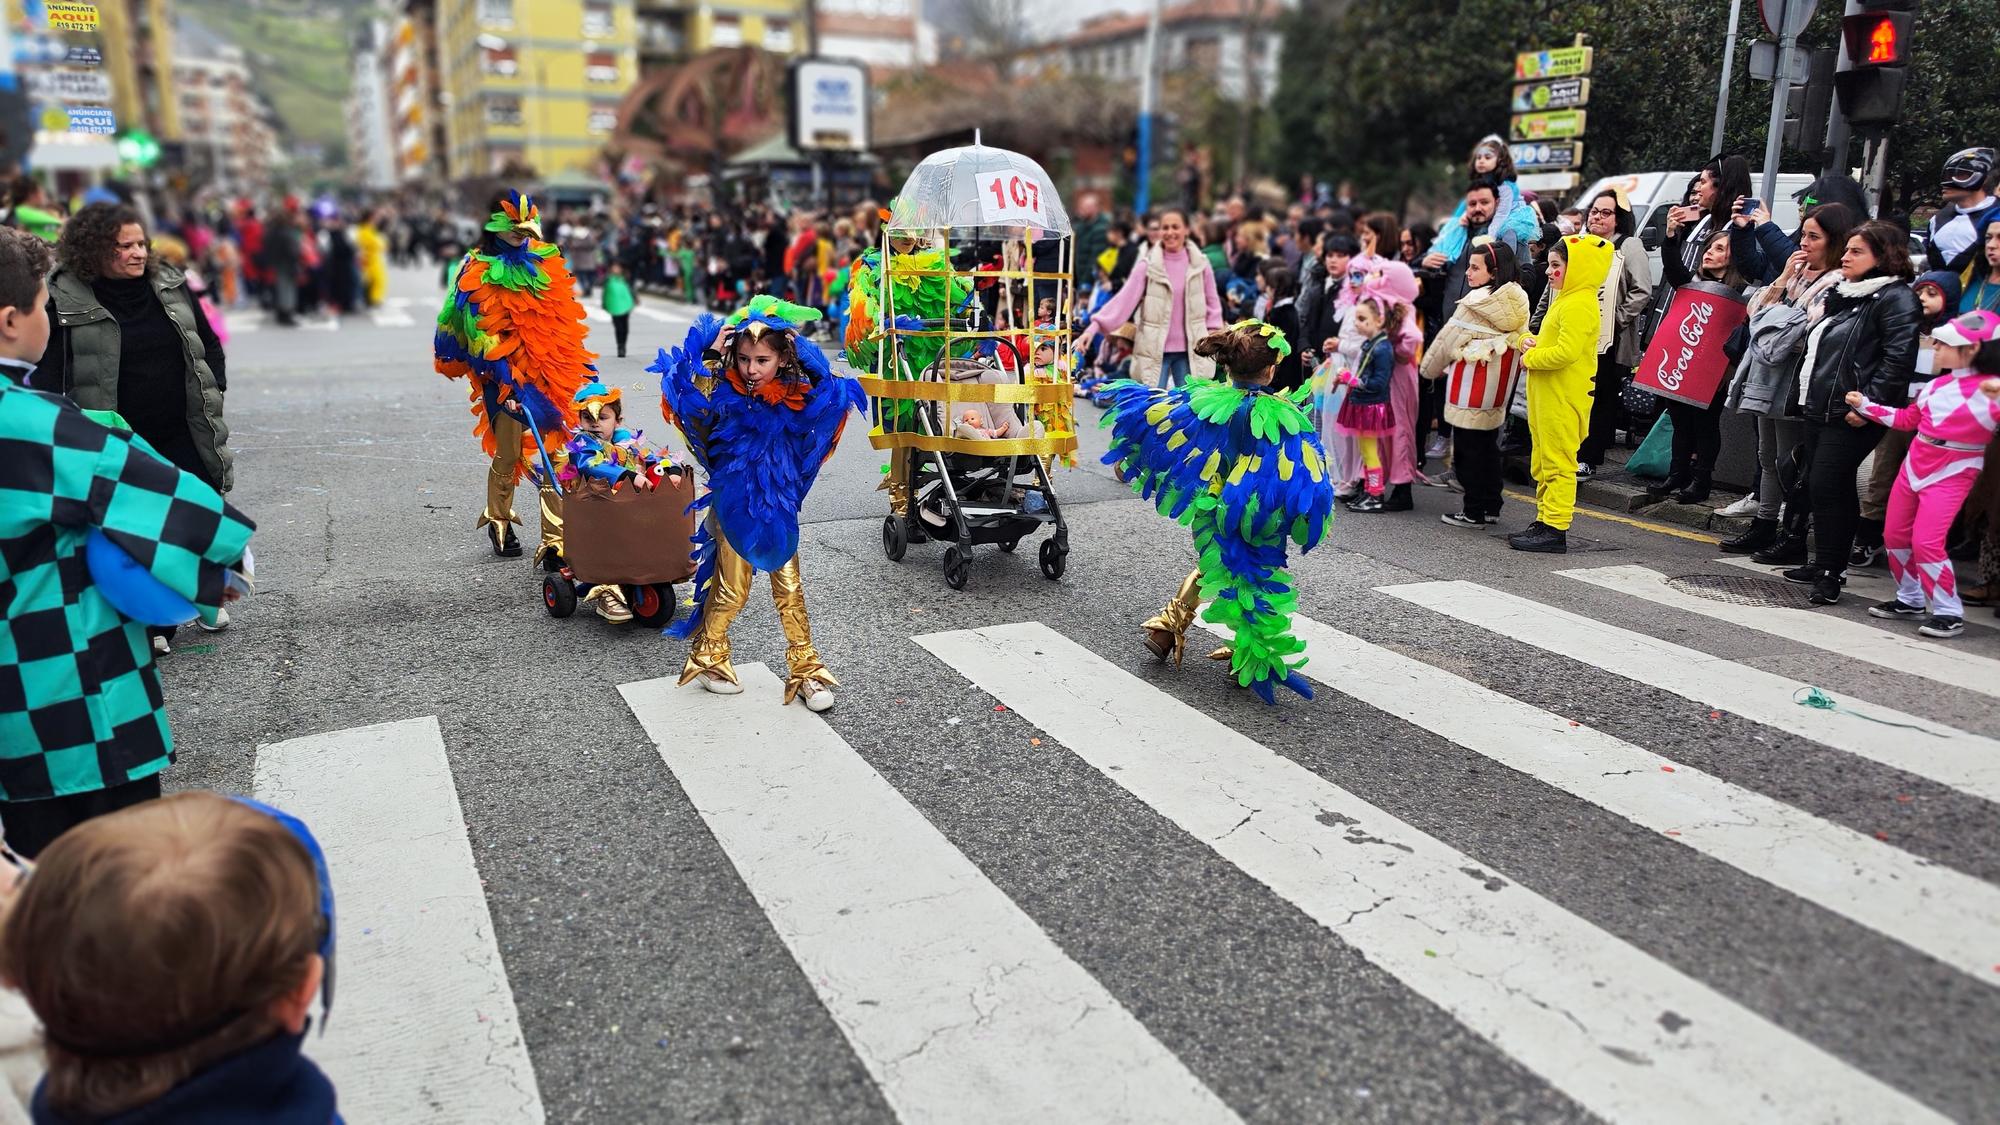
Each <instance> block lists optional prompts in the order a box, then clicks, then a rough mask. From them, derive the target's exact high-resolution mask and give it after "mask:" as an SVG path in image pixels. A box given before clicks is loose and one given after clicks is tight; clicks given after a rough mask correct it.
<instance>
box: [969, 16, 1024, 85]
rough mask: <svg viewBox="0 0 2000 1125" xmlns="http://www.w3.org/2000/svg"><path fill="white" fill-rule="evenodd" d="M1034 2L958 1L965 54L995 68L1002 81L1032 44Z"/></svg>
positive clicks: (1008, 75)
mask: <svg viewBox="0 0 2000 1125" xmlns="http://www.w3.org/2000/svg"><path fill="white" fill-rule="evenodd" d="M1031 7H1032V5H1031V0H958V8H959V11H960V13H961V14H962V17H963V24H964V27H965V29H966V33H967V34H966V39H967V42H966V45H965V46H966V52H965V53H966V54H967V55H970V56H971V57H973V58H978V59H984V60H986V61H988V62H990V63H992V64H993V68H994V70H995V71H997V72H998V73H999V75H1000V77H1001V78H1002V79H1009V78H1012V77H1013V76H1014V70H1015V67H1016V65H1017V64H1018V63H1019V62H1020V59H1021V56H1022V54H1023V53H1025V52H1026V50H1027V48H1028V46H1029V45H1030V43H1031V42H1032V41H1033V31H1034V28H1033V20H1032V19H1031V18H1030V17H1031V15H1032V12H1031Z"/></svg>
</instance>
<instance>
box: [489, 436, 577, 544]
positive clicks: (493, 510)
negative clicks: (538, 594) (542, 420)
mask: <svg viewBox="0 0 2000 1125" xmlns="http://www.w3.org/2000/svg"><path fill="white" fill-rule="evenodd" d="M527 436H528V434H527V430H525V429H523V428H522V426H521V423H519V422H517V421H515V420H514V419H512V418H510V417H508V416H507V415H505V414H496V415H494V417H493V466H492V468H490V469H488V470H487V471H486V510H485V511H484V512H481V513H480V514H479V522H478V523H476V524H474V525H473V526H474V527H485V526H486V525H487V524H499V525H501V527H502V528H505V526H506V525H507V524H510V523H511V524H518V523H520V522H521V517H520V516H519V515H518V514H517V513H516V512H515V511H514V481H515V476H516V474H517V473H518V472H519V471H520V465H521V442H522V440H523V439H525V438H526V437H527ZM541 494H542V496H541V499H542V545H541V546H539V547H537V548H535V561H536V562H537V563H539V562H541V561H542V559H543V557H544V556H546V555H548V554H551V553H554V554H557V555H560V554H562V549H563V517H562V495H561V494H560V493H558V492H556V490H555V489H554V488H547V487H545V488H543V489H542V490H541Z"/></svg>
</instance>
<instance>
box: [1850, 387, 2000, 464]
mask: <svg viewBox="0 0 2000 1125" xmlns="http://www.w3.org/2000/svg"><path fill="white" fill-rule="evenodd" d="M1989 378H1991V376H1989V375H1982V374H1980V373H1978V372H1976V371H1953V372H1949V373H1947V374H1944V375H1940V376H1938V377H1937V378H1935V379H1932V380H1931V381H1930V382H1929V383H1927V384H1925V385H1924V389H1923V390H1922V391H1920V392H1918V393H1917V399H1916V401H1915V402H1912V403H1911V404H1910V405H1908V406H1905V407H1903V408H1902V409H1900V410H1897V409H1893V408H1891V407H1887V406H1882V405H1880V404H1878V403H1874V402H1870V401H1868V400H1867V399H1863V400H1862V402H1861V405H1860V406H1857V407H1855V410H1856V412H1858V413H1860V414H1861V415H1863V416H1864V417H1867V418H1870V419H1872V420H1874V421H1876V422H1880V423H1882V424H1883V425H1885V426H1888V427H1890V428H1891V429H1897V430H1915V431H1916V432H1917V440H1915V441H1913V442H1911V443H1910V452H1909V456H1907V457H1905V458H1904V459H1903V479H1904V480H1905V481H1907V482H1908V483H1909V486H1910V487H1911V488H1912V489H1914V490H1916V491H1919V492H1921V491H1923V490H1924V489H1925V488H1927V487H1928V486H1930V485H1933V484H1936V483H1937V482H1939V481H1941V480H1944V479H1945V478H1947V477H1951V476H1954V475H1956V474H1958V473H1964V472H1974V473H1976V472H1978V471H1979V470H1980V469H1981V468H1983V467H1984V466H1985V464H1986V446H1987V443H1989V442H1991V441H1992V440H1993V432H1994V430H1995V429H1996V428H2000V399H1996V398H1992V397H1990V396H1988V395H1987V394H1986V393H1985V392H1983V391H1981V390H1980V389H1979V384H1980V383H1981V382H1983V381H1984V380H1986V379H1989ZM1940 443H1946V444H1940Z"/></svg>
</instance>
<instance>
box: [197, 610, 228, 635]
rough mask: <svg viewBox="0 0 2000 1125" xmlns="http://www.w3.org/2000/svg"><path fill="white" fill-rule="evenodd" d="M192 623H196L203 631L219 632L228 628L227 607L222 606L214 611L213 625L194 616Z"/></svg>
mask: <svg viewBox="0 0 2000 1125" xmlns="http://www.w3.org/2000/svg"><path fill="white" fill-rule="evenodd" d="M194 623H195V624H196V625H199V626H201V629H202V632H204V633H220V632H222V631H223V630H224V629H227V628H229V608H228V607H227V606H224V607H223V608H221V609H218V610H216V611H215V624H213V625H210V624H209V623H208V622H206V621H203V620H201V619H200V618H196V619H195V622H194Z"/></svg>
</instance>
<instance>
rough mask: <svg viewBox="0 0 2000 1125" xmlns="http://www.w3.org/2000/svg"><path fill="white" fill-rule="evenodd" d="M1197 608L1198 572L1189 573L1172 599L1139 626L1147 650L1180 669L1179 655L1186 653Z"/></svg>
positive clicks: (1163, 661) (1199, 591)
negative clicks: (1188, 632) (1189, 632)
mask: <svg viewBox="0 0 2000 1125" xmlns="http://www.w3.org/2000/svg"><path fill="white" fill-rule="evenodd" d="M1200 608H1201V571H1200V570H1191V571H1189V572H1188V576H1187V577H1186V578H1183V579H1181V588H1180V590H1179V592H1177V593H1175V594H1174V597H1173V600H1172V601H1170V602H1168V603H1167V604H1166V605H1165V606H1162V607H1161V609H1160V612H1159V613H1157V614H1155V615H1154V616H1153V617H1152V618H1150V619H1149V620H1147V622H1146V623H1145V624H1144V625H1141V626H1140V628H1141V629H1144V630H1145V631H1146V651H1148V652H1150V653H1152V654H1153V655H1154V657H1156V658H1158V660H1159V661H1160V663H1162V664H1164V663H1166V662H1167V661H1169V660H1171V661H1173V662H1174V666H1175V667H1179V666H1180V663H1181V656H1182V654H1183V653H1185V652H1186V651H1187V631H1188V626H1189V625H1192V624H1194V615H1195V611H1196V610H1198V609H1200Z"/></svg>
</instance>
